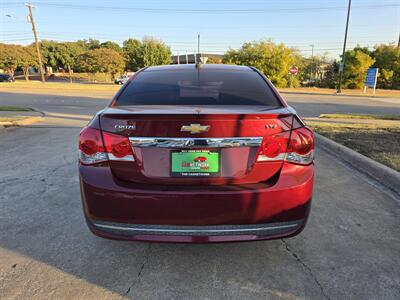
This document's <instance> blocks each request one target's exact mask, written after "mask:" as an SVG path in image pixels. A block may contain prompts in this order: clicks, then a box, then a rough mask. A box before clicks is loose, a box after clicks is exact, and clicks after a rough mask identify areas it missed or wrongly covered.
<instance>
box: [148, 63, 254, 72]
mask: <svg viewBox="0 0 400 300" xmlns="http://www.w3.org/2000/svg"><path fill="white" fill-rule="evenodd" d="M194 70H200V71H214V70H215V71H247V72H248V71H253V69H252V68H250V67H248V66H237V65H224V64H202V65H200V66H198V67H196V65H195V64H180V65H165V66H152V67H148V68H146V69H145V70H143V71H144V72H152V71H194Z"/></svg>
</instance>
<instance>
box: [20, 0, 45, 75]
mask: <svg viewBox="0 0 400 300" xmlns="http://www.w3.org/2000/svg"><path fill="white" fill-rule="evenodd" d="M25 5H26V6H27V7H28V9H29V22H30V23H31V24H32V31H33V36H34V37H35V46H36V53H37V56H38V63H39V73H40V78H41V80H42V82H45V79H44V70H43V65H42V56H41V55H40V49H39V41H38V37H37V33H36V25H35V19H34V18H33V13H32V7H33V6H32V4H30V3H26V4H25Z"/></svg>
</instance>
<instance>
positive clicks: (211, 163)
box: [171, 150, 220, 177]
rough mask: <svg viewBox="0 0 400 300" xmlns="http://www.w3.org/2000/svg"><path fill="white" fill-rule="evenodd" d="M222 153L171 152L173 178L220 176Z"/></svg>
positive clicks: (198, 151)
mask: <svg viewBox="0 0 400 300" xmlns="http://www.w3.org/2000/svg"><path fill="white" fill-rule="evenodd" d="M219 174H220V152H219V151H212V150H179V151H171V176H180V177H185V176H187V177H189V176H190V177H195V176H218V175H219Z"/></svg>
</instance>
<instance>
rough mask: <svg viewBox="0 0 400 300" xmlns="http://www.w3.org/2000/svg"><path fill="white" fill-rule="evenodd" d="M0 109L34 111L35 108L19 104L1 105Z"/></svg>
mask: <svg viewBox="0 0 400 300" xmlns="http://www.w3.org/2000/svg"><path fill="white" fill-rule="evenodd" d="M0 111H33V109H32V108H29V107H19V106H0Z"/></svg>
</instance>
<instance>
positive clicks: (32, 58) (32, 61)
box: [19, 46, 39, 80]
mask: <svg viewBox="0 0 400 300" xmlns="http://www.w3.org/2000/svg"><path fill="white" fill-rule="evenodd" d="M19 55H20V58H19V67H21V69H22V71H23V73H24V77H25V80H29V68H31V67H38V66H39V64H38V62H37V56H36V55H37V54H36V50H35V48H33V47H32V46H28V47H21V49H19Z"/></svg>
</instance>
